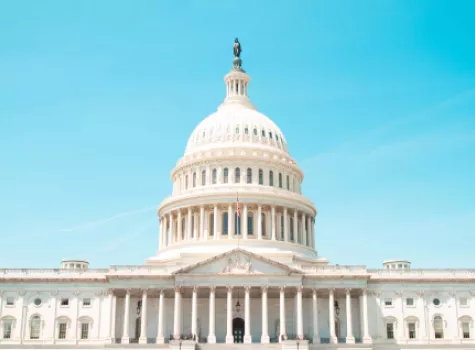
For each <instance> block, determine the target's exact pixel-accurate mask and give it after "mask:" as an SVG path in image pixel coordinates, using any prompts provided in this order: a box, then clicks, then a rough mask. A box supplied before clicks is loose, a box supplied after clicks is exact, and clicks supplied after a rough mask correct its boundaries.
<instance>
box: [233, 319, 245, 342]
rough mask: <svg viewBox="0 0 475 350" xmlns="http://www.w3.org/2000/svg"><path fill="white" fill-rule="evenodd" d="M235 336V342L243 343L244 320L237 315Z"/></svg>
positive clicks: (234, 329) (234, 327)
mask: <svg viewBox="0 0 475 350" xmlns="http://www.w3.org/2000/svg"><path fill="white" fill-rule="evenodd" d="M233 337H234V342H235V343H242V341H243V338H244V320H243V319H242V318H239V317H236V318H235V319H234V320H233Z"/></svg>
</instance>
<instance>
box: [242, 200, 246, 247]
mask: <svg viewBox="0 0 475 350" xmlns="http://www.w3.org/2000/svg"><path fill="white" fill-rule="evenodd" d="M242 217H243V222H244V223H243V225H242V227H241V230H242V238H243V239H247V204H245V203H243V205H242Z"/></svg>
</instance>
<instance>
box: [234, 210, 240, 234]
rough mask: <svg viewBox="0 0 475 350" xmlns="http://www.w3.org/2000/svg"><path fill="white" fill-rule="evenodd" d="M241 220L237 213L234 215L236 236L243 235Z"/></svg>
mask: <svg viewBox="0 0 475 350" xmlns="http://www.w3.org/2000/svg"><path fill="white" fill-rule="evenodd" d="M240 219H241V217H240V216H238V214H237V212H236V213H234V234H235V235H240V234H241V223H240V222H239V221H240Z"/></svg>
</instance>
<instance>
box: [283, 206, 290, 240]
mask: <svg viewBox="0 0 475 350" xmlns="http://www.w3.org/2000/svg"><path fill="white" fill-rule="evenodd" d="M288 241H289V216H288V215H287V208H284V242H288Z"/></svg>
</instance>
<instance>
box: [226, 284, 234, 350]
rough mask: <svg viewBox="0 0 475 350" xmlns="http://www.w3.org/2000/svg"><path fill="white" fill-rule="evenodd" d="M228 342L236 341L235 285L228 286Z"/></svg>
mask: <svg viewBox="0 0 475 350" xmlns="http://www.w3.org/2000/svg"><path fill="white" fill-rule="evenodd" d="M226 312H227V317H226V323H227V327H226V344H233V343H234V336H233V287H228V304H227V307H226Z"/></svg>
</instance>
